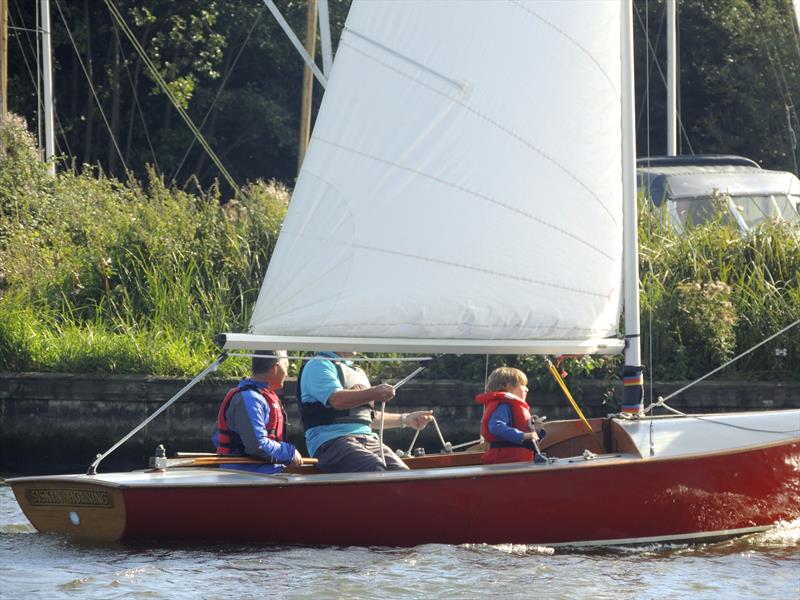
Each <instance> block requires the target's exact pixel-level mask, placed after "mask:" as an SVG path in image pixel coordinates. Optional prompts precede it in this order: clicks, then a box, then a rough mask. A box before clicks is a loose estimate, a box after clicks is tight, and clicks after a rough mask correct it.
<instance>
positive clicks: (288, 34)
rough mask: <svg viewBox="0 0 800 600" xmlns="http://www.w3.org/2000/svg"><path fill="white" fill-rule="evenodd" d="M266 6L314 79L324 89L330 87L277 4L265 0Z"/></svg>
mask: <svg viewBox="0 0 800 600" xmlns="http://www.w3.org/2000/svg"><path fill="white" fill-rule="evenodd" d="M264 4H265V5H266V7H267V8H268V9H269V12H271V13H272V16H273V17H275V20H276V21H277V22H278V25H280V26H281V29H283V32H284V33H285V34H286V37H288V38H289V41H290V42H292V46H294V48H295V50H297V52H298V53H299V54H300V56H301V57H302V58H303V60H304V61H305V63H306V65H308V67H309V68H310V69H311V72H312V73H314V77H316V78H317V81H319V84H320V85H321V86H322V87H323V88H325V86H327V85H328V78H327V77H325V75H323V74H322V71H320V70H319V67H318V66H317V65H316V63H315V62H314V59H312V58H311V57H310V56H309V55H308V52H306V49H305V48H304V47H303V44H301V43H300V40H299V39H298V37H297V35H296V34H295V32H294V31H293V30H292V28H291V26H290V25H289V23H288V22H287V21H286V19H284V18H283V15H282V14H281V11H279V10H278V7H277V6H275V2H273V0H264Z"/></svg>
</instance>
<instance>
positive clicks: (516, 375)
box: [486, 367, 528, 392]
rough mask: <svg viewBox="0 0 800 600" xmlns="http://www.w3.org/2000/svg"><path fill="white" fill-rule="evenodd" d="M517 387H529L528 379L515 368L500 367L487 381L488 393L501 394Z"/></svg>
mask: <svg viewBox="0 0 800 600" xmlns="http://www.w3.org/2000/svg"><path fill="white" fill-rule="evenodd" d="M517 385H528V377H527V375H525V373H523V372H522V371H520V370H519V369H515V368H513V367H498V368H496V369H495V370H494V371H492V372H491V374H490V375H489V379H487V380H486V391H487V392H499V391H501V390H507V389H508V388H511V387H514V386H517Z"/></svg>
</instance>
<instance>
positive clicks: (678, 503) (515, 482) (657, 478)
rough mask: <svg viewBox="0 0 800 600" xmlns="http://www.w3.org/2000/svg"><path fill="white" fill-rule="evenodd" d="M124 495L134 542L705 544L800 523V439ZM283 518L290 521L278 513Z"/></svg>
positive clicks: (140, 490) (129, 535)
mask: <svg viewBox="0 0 800 600" xmlns="http://www.w3.org/2000/svg"><path fill="white" fill-rule="evenodd" d="M766 465H770V467H769V468H766ZM423 473H424V471H421V472H420V475H421V476H422V474H423ZM320 486H323V487H324V489H322V488H321V487H320ZM123 495H124V502H125V509H126V513H127V519H126V525H125V529H124V532H123V534H122V539H127V540H134V539H142V540H146V539H158V540H164V539H172V540H204V541H256V542H262V543H280V544H332V545H391V546H413V545H417V544H423V543H447V544H460V543H469V542H475V543H520V544H571V543H576V544H585V543H615V542H619V543H623V542H626V543H630V542H636V541H648V540H656V539H676V540H677V539H693V538H699V537H703V536H723V535H732V534H735V533H742V532H745V531H752V530H758V529H760V528H766V527H768V526H770V525H772V524H774V523H775V522H777V521H781V520H793V519H796V518H800V442H793V443H788V444H777V445H773V446H769V447H762V448H758V449H753V450H744V451H742V450H740V451H737V452H735V453H720V454H715V455H710V456H694V457H686V458H668V459H633V460H631V459H603V460H596V461H594V462H591V461H589V462H580V463H577V464H576V463H573V464H569V465H566V466H563V467H560V466H557V465H551V466H538V467H525V468H524V469H522V470H519V471H518V472H506V473H492V472H487V471H486V470H483V471H481V474H480V475H478V476H453V477H440V478H436V479H425V478H422V479H418V480H417V479H415V480H413V481H409V480H407V479H406V480H394V481H381V480H371V481H358V482H354V481H350V482H341V483H334V484H332V483H322V482H321V483H319V484H315V483H308V484H303V485H296V484H293V485H285V486H280V485H276V486H269V487H263V486H241V487H238V486H226V487H175V488H163V487H159V488H157V489H147V488H138V489H134V488H131V489H126V490H124V491H123ZM276 513H277V514H282V515H283V516H282V517H281V518H274V517H268V516H267V515H275V514H276Z"/></svg>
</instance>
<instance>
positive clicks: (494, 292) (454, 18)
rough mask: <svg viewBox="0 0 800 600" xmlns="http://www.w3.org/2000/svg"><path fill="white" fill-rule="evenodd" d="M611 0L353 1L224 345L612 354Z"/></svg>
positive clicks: (616, 113)
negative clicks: (281, 210) (296, 166)
mask: <svg viewBox="0 0 800 600" xmlns="http://www.w3.org/2000/svg"><path fill="white" fill-rule="evenodd" d="M625 6H627V5H626V4H625V3H622V2H618V1H617V0H609V1H593V2H585V1H577V2H566V1H561V0H559V1H554V2H547V1H541V0H540V1H536V2H524V1H502V2H501V1H497V0H489V1H485V2H484V1H470V2H459V1H439V0H429V1H427V2H405V1H402V0H400V1H385V2H368V1H358V0H356V1H355V2H354V3H353V6H352V8H351V11H350V14H349V16H348V19H347V24H346V27H345V31H344V33H343V35H342V39H341V42H340V44H339V48H338V51H337V55H336V59H335V61H334V65H333V70H332V73H331V77H330V80H329V83H328V86H327V89H326V92H325V96H324V99H323V103H322V107H321V109H320V112H319V116H318V118H317V122H316V124H315V128H314V133H313V136H312V140H311V144H310V147H309V150H308V153H307V154H306V157H305V161H304V164H303V168H302V170H301V173H300V176H299V179H298V182H297V186H296V189H295V191H294V194H293V197H292V201H291V205H290V207H289V212H288V215H287V217H286V220H285V223H284V226H283V229H282V231H281V235H280V238H279V240H278V243H277V247H276V248H275V252H274V254H273V256H272V259H271V262H270V264H269V268H268V271H267V274H266V277H265V280H264V283H263V285H262V287H261V291H260V294H259V297H258V302H257V304H256V306H255V309H254V312H253V315H252V319H251V322H250V332H249V334H248V335H244V334H240V335H234V334H228V343H227V347H239V348H256V347H286V348H289V349H311V348H317V349H325V348H329V349H340V350H344V349H353V350H384V351H398V352H403V351H405V352H413V351H418V350H422V351H424V350H428V351H447V350H449V351H454V352H471V351H474V352H481V353H483V352H519V353H522V352H531V353H533V352H547V353H566V352H597V351H600V352H604V351H616V350H619V348H620V346H621V344H620V342H619V341H618V340H617V339H616V338H615V337H614V336H616V335H617V328H618V322H619V316H620V310H621V294H622V289H621V286H622V244H623V242H622V220H623V217H622V178H623V175H622V161H623V158H622V150H621V145H622V120H623V119H622V108H621V102H622V99H621V94H622V83H621V71H622V67H621V59H620V54H621V47H620V37H621V36H620V28H621V26H620V23H621V14H620V11H621V10H623V9H624V7H625Z"/></svg>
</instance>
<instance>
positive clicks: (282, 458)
mask: <svg viewBox="0 0 800 600" xmlns="http://www.w3.org/2000/svg"><path fill="white" fill-rule="evenodd" d="M242 396H243V398H242V400H243V403H244V408H245V411H246V413H247V416H246V419H247V422H246V423H240V424H237V430H238V431H239V435H240V436H241V438H242V442H243V443H244V448H245V452H247V454H251V455H254V456H264V457H266V458H271V459H272V460H274V461H275V462H279V463H287V462H289V461H291V460H292V456H294V450H295V447H294V444H290V443H289V442H277V441H275V440H271V439H269V437H268V434H267V423H268V422H269V406H268V405H267V403H266V402H264V401H263V400H262V399H261V398H260V397H259V396H257V395H256V394H255V393H253V392H244V393H243V394H242Z"/></svg>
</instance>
